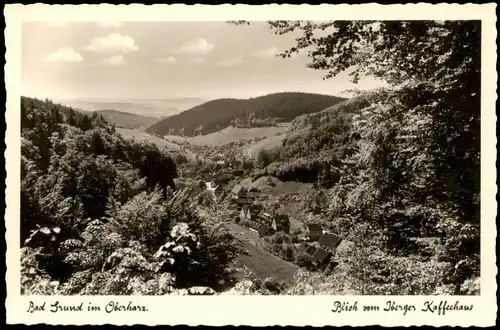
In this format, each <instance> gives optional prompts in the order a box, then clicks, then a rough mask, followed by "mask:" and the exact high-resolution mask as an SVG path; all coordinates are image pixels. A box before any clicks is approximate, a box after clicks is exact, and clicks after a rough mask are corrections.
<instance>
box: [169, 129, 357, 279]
mask: <svg viewBox="0 0 500 330" xmlns="http://www.w3.org/2000/svg"><path fill="white" fill-rule="evenodd" d="M165 138H166V139H168V137H165ZM255 141H258V139H256V140H255ZM255 141H253V143H255ZM249 143H252V142H249ZM183 145H184V147H185V148H183V149H184V151H185V150H186V149H188V148H189V149H188V150H196V152H198V154H197V156H196V160H197V161H196V162H194V163H195V164H197V165H194V166H193V165H188V163H186V164H185V165H181V167H180V168H181V169H180V172H181V173H182V174H180V177H179V178H178V179H177V180H176V184H177V185H178V186H179V187H183V188H186V187H189V186H190V187H191V191H192V192H193V193H196V194H197V195H198V204H199V207H201V208H204V209H205V211H206V212H211V211H218V212H222V213H224V214H229V217H228V221H227V222H226V225H227V227H228V228H230V229H231V230H232V231H233V232H234V233H235V234H238V237H240V238H242V239H243V240H246V241H250V242H252V244H253V245H254V246H257V247H260V248H264V249H267V250H268V251H269V252H271V253H273V254H274V255H277V256H279V257H281V258H282V259H283V260H285V261H286V262H291V263H293V264H296V265H297V264H298V265H300V266H302V267H304V268H306V269H307V270H309V271H324V270H325V269H329V270H330V271H331V270H333V269H334V268H335V266H337V265H338V263H339V258H338V257H337V254H338V252H339V251H346V250H348V249H349V248H350V247H351V246H352V244H353V243H352V242H350V241H348V240H346V239H345V238H343V237H341V236H340V235H338V234H337V233H335V232H333V231H331V230H329V228H328V226H327V224H326V225H325V224H324V223H325V222H326V221H324V222H323V223H322V221H321V215H317V214H314V213H318V212H314V211H315V209H317V208H318V207H319V205H317V203H318V202H317V200H315V199H314V198H312V199H311V198H309V199H308V198H304V194H308V193H309V194H313V195H315V194H317V193H318V187H317V185H311V184H304V183H300V182H282V181H280V180H279V179H277V178H275V177H272V176H261V177H258V178H256V179H255V180H253V178H254V177H252V173H253V170H254V168H253V167H252V163H253V162H254V161H255V160H254V159H251V158H250V159H249V158H248V157H246V158H245V153H243V152H240V153H238V151H237V150H238V149H235V148H231V147H230V146H231V144H230V145H229V146H227V145H222V146H217V147H205V148H200V147H199V146H193V145H191V144H189V143H184V144H183ZM180 153H181V154H182V151H181V152H180ZM188 182H190V183H191V184H187V183H188ZM276 237H280V238H282V239H278V241H280V242H281V241H282V240H283V242H284V243H285V244H287V245H288V246H289V247H291V249H292V250H293V251H294V252H293V253H290V256H288V257H287V256H286V252H285V253H282V252H281V251H276V249H273V247H272V245H273V242H275V241H276ZM249 238H250V239H249ZM266 243H268V244H266ZM280 252H281V253H280ZM284 254H285V255H284ZM292 255H293V258H292V257H291V256H292ZM300 255H302V256H303V258H304V256H305V255H306V256H307V257H308V258H304V259H306V260H308V262H301V261H300V260H298V259H300V257H299V256H300ZM248 266H250V267H248ZM245 267H246V268H250V271H252V269H251V267H252V265H251V263H250V265H245Z"/></svg>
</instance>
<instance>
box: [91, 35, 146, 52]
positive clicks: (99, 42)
mask: <svg viewBox="0 0 500 330" xmlns="http://www.w3.org/2000/svg"><path fill="white" fill-rule="evenodd" d="M85 49H86V50H88V51H90V52H94V53H101V54H113V53H114V54H117V53H118V54H128V53H131V52H135V51H136V50H138V49H139V47H137V46H136V45H135V41H134V39H132V38H131V37H129V36H122V35H121V34H119V33H111V34H110V35H108V36H107V37H101V38H94V39H92V41H91V42H90V44H89V45H88V46H87V47H85Z"/></svg>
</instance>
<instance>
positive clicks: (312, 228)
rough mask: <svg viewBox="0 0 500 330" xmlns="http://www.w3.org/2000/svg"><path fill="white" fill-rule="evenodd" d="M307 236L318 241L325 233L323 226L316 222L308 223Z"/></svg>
mask: <svg viewBox="0 0 500 330" xmlns="http://www.w3.org/2000/svg"><path fill="white" fill-rule="evenodd" d="M306 234H307V237H308V238H309V240H310V241H317V240H319V239H320V238H321V236H322V235H323V228H321V226H320V225H318V224H315V223H309V224H307V233H306Z"/></svg>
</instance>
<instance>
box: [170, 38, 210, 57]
mask: <svg viewBox="0 0 500 330" xmlns="http://www.w3.org/2000/svg"><path fill="white" fill-rule="evenodd" d="M214 48H215V45H214V44H212V43H210V42H208V41H206V40H205V39H196V40H194V41H191V42H188V43H186V44H184V45H182V46H181V47H180V48H179V49H178V50H177V52H178V53H181V54H208V53H210V52H211V51H212V50H214Z"/></svg>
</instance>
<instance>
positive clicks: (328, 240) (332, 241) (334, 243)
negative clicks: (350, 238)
mask: <svg viewBox="0 0 500 330" xmlns="http://www.w3.org/2000/svg"><path fill="white" fill-rule="evenodd" d="M340 242H342V238H341V237H340V236H338V235H336V234H334V233H329V232H325V233H324V234H323V235H322V236H321V238H320V239H319V240H318V243H319V245H320V246H321V247H322V248H324V249H327V250H329V251H331V252H335V250H336V249H337V247H338V246H339V244H340Z"/></svg>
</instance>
